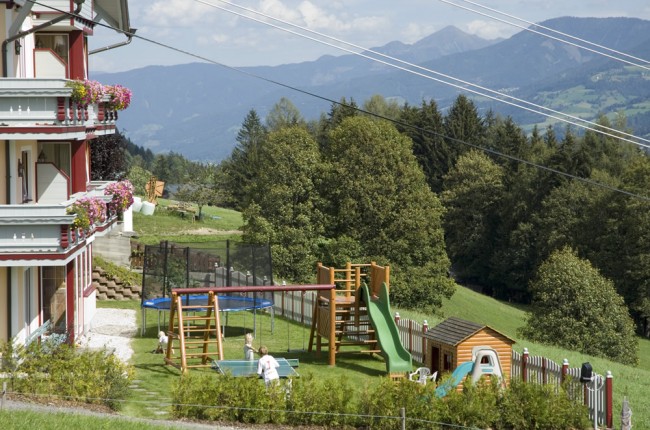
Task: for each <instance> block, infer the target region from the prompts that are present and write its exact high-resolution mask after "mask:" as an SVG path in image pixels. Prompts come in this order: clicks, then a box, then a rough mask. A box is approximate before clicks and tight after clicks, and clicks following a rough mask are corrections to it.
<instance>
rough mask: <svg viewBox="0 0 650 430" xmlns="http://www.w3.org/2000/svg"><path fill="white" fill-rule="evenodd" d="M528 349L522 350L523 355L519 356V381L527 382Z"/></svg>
mask: <svg viewBox="0 0 650 430" xmlns="http://www.w3.org/2000/svg"><path fill="white" fill-rule="evenodd" d="M527 367H528V348H524V353H523V354H521V380H522V381H524V382H528V372H527V369H526V368H527Z"/></svg>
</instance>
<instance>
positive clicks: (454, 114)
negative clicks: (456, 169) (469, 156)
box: [444, 94, 485, 165]
mask: <svg viewBox="0 0 650 430" xmlns="http://www.w3.org/2000/svg"><path fill="white" fill-rule="evenodd" d="M444 127H445V140H446V141H447V143H448V145H449V148H450V150H451V151H450V153H451V163H450V164H451V165H453V164H455V163H456V159H457V158H458V157H459V156H460V155H461V154H462V153H464V152H466V151H468V150H469V146H466V145H465V143H469V144H473V145H479V146H482V145H483V143H484V138H485V125H484V124H483V120H482V119H481V117H480V115H479V114H478V109H477V108H476V105H475V104H474V103H473V102H472V101H471V100H470V99H468V98H467V97H466V96H465V95H463V94H461V95H459V96H458V97H457V98H456V100H455V101H454V103H453V104H452V105H451V107H450V108H449V111H448V112H447V115H446V116H445V121H444Z"/></svg>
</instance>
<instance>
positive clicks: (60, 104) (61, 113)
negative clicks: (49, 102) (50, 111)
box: [56, 97, 65, 122]
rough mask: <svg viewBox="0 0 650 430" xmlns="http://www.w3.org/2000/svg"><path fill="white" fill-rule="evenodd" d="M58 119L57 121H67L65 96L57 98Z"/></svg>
mask: <svg viewBox="0 0 650 430" xmlns="http://www.w3.org/2000/svg"><path fill="white" fill-rule="evenodd" d="M56 119H57V121H61V122H63V121H65V97H57V98H56Z"/></svg>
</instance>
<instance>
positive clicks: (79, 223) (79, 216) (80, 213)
mask: <svg viewBox="0 0 650 430" xmlns="http://www.w3.org/2000/svg"><path fill="white" fill-rule="evenodd" d="M66 213H67V214H68V215H76V217H75V219H74V220H73V221H72V228H73V230H87V229H88V228H90V218H88V212H86V208H85V207H84V206H82V205H79V204H77V203H75V204H73V205H72V206H70V207H69V208H68V209H66Z"/></svg>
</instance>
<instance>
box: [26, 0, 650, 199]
mask: <svg viewBox="0 0 650 430" xmlns="http://www.w3.org/2000/svg"><path fill="white" fill-rule="evenodd" d="M28 1H30V2H32V3H34V4H38V5H40V6H44V7H47V8H49V9H52V10H55V11H57V12H60V13H64V14H67V15H70V16H72V17H75V16H76V15H74V14H73V13H71V12H67V11H63V10H60V9H57V8H54V7H52V6H48V5H43V4H42V3H40V2H38V1H36V0H28ZM96 24H97V25H99V26H101V27H105V28H110V29H112V30H115V31H117V32H120V33H123V34H125V35H130V36H132V37H134V38H136V39H140V40H143V41H145V42H149V43H151V44H154V45H157V46H160V47H163V48H165V49H169V50H172V51H175V52H178V53H182V54H184V55H187V56H190V57H194V58H197V59H199V60H202V61H205V62H207V63H210V64H214V65H217V66H221V67H224V68H226V69H229V70H232V71H235V72H238V73H241V74H244V75H247V76H250V77H252V78H255V79H260V80H262V81H265V82H268V83H271V84H274V85H278V86H280V87H283V88H287V89H289V90H292V91H295V92H298V93H301V94H304V95H307V96H310V97H313V98H317V99H320V100H323V101H327V102H328V103H330V104H334V105H338V106H344V107H348V108H352V109H354V110H356V111H357V112H361V113H364V114H367V115H370V116H373V117H375V118H379V119H383V120H386V121H390V122H392V123H394V124H399V125H401V126H403V127H409V128H411V129H414V130H417V131H420V132H423V133H427V134H431V135H434V136H438V137H442V138H445V139H447V140H449V141H452V142H455V143H459V144H461V145H466V146H469V147H471V148H474V149H477V150H480V151H483V152H486V153H489V154H492V155H495V156H498V157H503V158H507V159H509V160H511V161H516V162H519V163H522V164H526V165H528V166H531V167H535V168H538V169H541V170H545V171H548V172H551V173H555V174H558V175H561V176H564V177H567V178H570V179H575V180H577V181H581V182H583V183H586V184H589V185H593V186H597V187H600V188H603V189H606V190H609V191H612V192H617V193H620V194H624V195H627V196H630V197H635V198H638V199H640V200H644V201H650V197H646V196H643V195H640V194H636V193H632V192H630V191H626V190H622V189H619V188H615V187H613V186H610V185H607V184H603V183H600V182H597V181H594V180H592V179H589V178H582V177H579V176H576V175H573V174H570V173H566V172H562V171H560V170H557V169H553V168H551V167H547V166H544V165H541V164H537V163H533V162H532V161H528V160H524V159H521V158H518V157H515V156H512V155H509V154H504V153H502V152H500V151H497V150H494V149H490V148H485V147H482V146H479V145H476V144H473V143H470V142H467V141H464V140H461V139H457V138H454V137H449V136H446V135H444V134H442V133H437V132H434V131H431V130H426V129H423V128H421V127H416V126H414V125H412V124H407V123H404V122H400V121H397V120H394V119H392V118H388V117H385V116H382V115H379V114H376V113H373V112H369V111H366V110H363V109H361V108H359V107H355V106H350V105H347V104H345V103H341V102H340V101H336V100H332V99H329V98H327V97H324V96H321V95H319V94H316V93H312V92H310V91H307V90H303V89H300V88H297V87H294V86H291V85H289V84H285V83H283V82H279V81H276V80H274V79H270V78H266V77H264V76H261V75H257V74H255V73H252V72H249V71H246V70H242V69H240V68H237V67H233V66H228V65H226V64H223V63H220V62H218V61H215V60H212V59H210V58H207V57H204V56H202V55H198V54H195V53H192V52H189V51H186V50H184V49H180V48H176V47H174V46H171V45H168V44H165V43H162V42H158V41H156V40H153V39H149V38H147V37H144V36H142V35H136V34H135V33H130V32H128V31H126V30H121V29H118V28H115V27H113V26H111V25H109V24H104V23H101V22H96Z"/></svg>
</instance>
